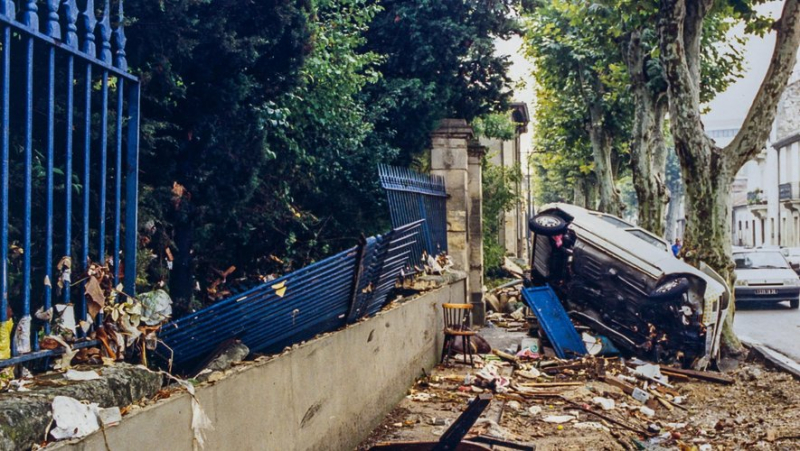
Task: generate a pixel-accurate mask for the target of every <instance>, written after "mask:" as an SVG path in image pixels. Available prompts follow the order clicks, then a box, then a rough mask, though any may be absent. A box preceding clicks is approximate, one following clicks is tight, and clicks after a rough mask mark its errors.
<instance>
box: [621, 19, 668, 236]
mask: <svg viewBox="0 0 800 451" xmlns="http://www.w3.org/2000/svg"><path fill="white" fill-rule="evenodd" d="M646 58H647V56H646V54H645V52H644V51H643V50H642V40H641V34H640V32H639V31H638V30H635V31H633V32H632V33H631V34H630V36H629V38H628V42H627V49H626V52H625V61H626V63H627V65H628V72H629V74H630V77H631V91H632V93H633V100H634V105H635V110H634V117H633V134H632V139H631V169H632V173H633V187H634V189H635V190H636V199H637V200H638V202H639V226H640V227H642V228H644V229H647V230H649V231H651V232H653V233H655V234H656V235H663V234H664V213H665V207H666V205H667V204H668V203H669V191H668V189H667V185H666V178H665V176H664V172H665V170H666V165H667V145H666V143H665V141H664V133H663V127H664V117H665V116H666V113H667V97H666V92H663V91H660V92H659V91H656V92H654V90H653V89H652V88H651V87H650V86H649V85H648V77H647V73H646V70H645V61H646Z"/></svg>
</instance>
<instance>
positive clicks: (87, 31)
mask: <svg viewBox="0 0 800 451" xmlns="http://www.w3.org/2000/svg"><path fill="white" fill-rule="evenodd" d="M81 23H82V24H83V48H82V49H81V51H82V52H83V53H85V54H87V55H89V56H92V57H95V56H97V46H96V45H95V44H94V28H95V27H96V26H97V16H96V15H95V13H94V0H86V9H84V10H83V12H82V13H81Z"/></svg>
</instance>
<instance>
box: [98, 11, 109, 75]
mask: <svg viewBox="0 0 800 451" xmlns="http://www.w3.org/2000/svg"><path fill="white" fill-rule="evenodd" d="M100 40H101V41H100V61H102V62H104V63H109V64H111V1H110V0H106V5H105V8H104V9H103V19H102V20H100Z"/></svg>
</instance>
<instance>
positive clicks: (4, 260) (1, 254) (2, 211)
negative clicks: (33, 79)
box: [0, 0, 11, 324]
mask: <svg viewBox="0 0 800 451" xmlns="http://www.w3.org/2000/svg"><path fill="white" fill-rule="evenodd" d="M0 1H3V2H5V0H0ZM2 64H3V75H2V77H3V80H2V83H3V101H2V102H3V105H2V123H1V124H0V127H2V132H1V133H2V138H1V139H0V141H2V144H0V147H2V150H0V160H1V161H2V162H1V163H0V164H1V165H2V169H0V178H2V182H0V183H2V187H1V188H0V198H1V199H0V202H2V206H0V223H2V224H0V228H2V231H1V232H0V241H2V243H0V273H1V274H0V322H2V323H3V324H4V323H5V322H6V321H8V320H9V318H8V315H7V314H6V313H7V311H8V172H9V171H8V153H9V151H8V147H9V115H10V105H9V97H10V89H9V88H10V87H9V85H10V83H11V28H10V27H8V26H4V27H3V63H2Z"/></svg>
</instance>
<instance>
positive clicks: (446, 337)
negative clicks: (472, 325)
mask: <svg viewBox="0 0 800 451" xmlns="http://www.w3.org/2000/svg"><path fill="white" fill-rule="evenodd" d="M449 340H450V337H449V336H447V335H445V336H444V341H443V342H442V358H441V359H439V363H440V364H441V363H443V362H444V356H445V351H447V342H448V341H449Z"/></svg>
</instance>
